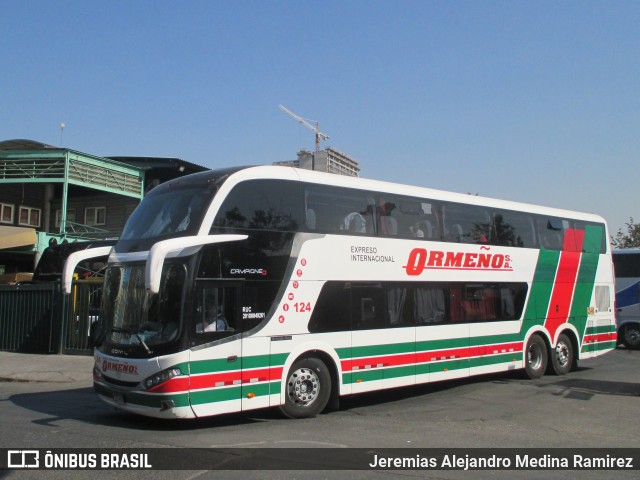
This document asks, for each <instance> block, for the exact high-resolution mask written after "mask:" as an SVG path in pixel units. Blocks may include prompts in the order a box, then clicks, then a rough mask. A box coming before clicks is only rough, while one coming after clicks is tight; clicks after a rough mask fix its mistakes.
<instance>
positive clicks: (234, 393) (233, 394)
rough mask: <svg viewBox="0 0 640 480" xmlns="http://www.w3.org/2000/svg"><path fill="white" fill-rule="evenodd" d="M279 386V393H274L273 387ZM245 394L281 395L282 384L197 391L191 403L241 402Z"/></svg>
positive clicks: (194, 392) (262, 384) (257, 395)
mask: <svg viewBox="0 0 640 480" xmlns="http://www.w3.org/2000/svg"><path fill="white" fill-rule="evenodd" d="M275 384H277V385H278V387H277V389H275V388H274V389H275V390H277V392H276V391H273V392H272V388H271V387H272V385H275ZM243 392H245V394H246V393H253V394H255V396H256V397H261V396H264V395H270V394H271V393H280V382H273V383H260V384H255V385H251V384H249V385H243V386H238V387H229V388H215V389H212V390H196V391H192V392H191V403H192V404H193V405H199V404H203V403H215V402H225V401H229V400H240V399H241V398H242V397H243Z"/></svg>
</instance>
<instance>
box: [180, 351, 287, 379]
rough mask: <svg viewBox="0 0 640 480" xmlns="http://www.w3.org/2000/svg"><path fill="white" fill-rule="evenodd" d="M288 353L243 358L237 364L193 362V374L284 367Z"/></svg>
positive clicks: (218, 360) (205, 361)
mask: <svg viewBox="0 0 640 480" xmlns="http://www.w3.org/2000/svg"><path fill="white" fill-rule="evenodd" d="M288 355H289V354H287V353H280V354H273V355H270V354H267V355H254V356H249V357H242V358H241V359H238V360H239V361H236V362H229V361H228V360H227V359H226V358H218V359H215V360H199V361H195V362H191V374H192V375H195V374H199V373H216V372H227V371H230V370H240V368H242V369H243V370H248V369H250V368H268V367H270V366H271V367H274V366H281V365H284V362H285V361H286V359H287V356H288Z"/></svg>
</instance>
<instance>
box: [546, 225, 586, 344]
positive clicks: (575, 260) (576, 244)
mask: <svg viewBox="0 0 640 480" xmlns="http://www.w3.org/2000/svg"><path fill="white" fill-rule="evenodd" d="M583 243H584V232H582V231H579V230H574V229H567V230H566V231H565V235H564V244H563V251H562V253H561V254H560V262H559V264H558V271H557V272H556V278H555V282H554V284H553V291H552V293H551V300H550V301H549V309H548V310H547V318H546V320H545V327H546V328H547V330H548V331H549V335H551V338H555V335H556V330H557V329H558V327H559V326H560V325H562V324H563V323H565V322H566V321H567V319H568V318H569V309H570V308H571V299H572V297H573V293H574V291H575V287H576V277H577V276H578V268H579V267H580V255H581V254H580V252H582V246H583Z"/></svg>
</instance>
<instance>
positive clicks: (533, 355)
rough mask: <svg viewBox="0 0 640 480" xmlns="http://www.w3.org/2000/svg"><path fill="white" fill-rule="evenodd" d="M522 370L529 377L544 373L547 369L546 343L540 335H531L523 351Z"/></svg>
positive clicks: (532, 377) (540, 375)
mask: <svg viewBox="0 0 640 480" xmlns="http://www.w3.org/2000/svg"><path fill="white" fill-rule="evenodd" d="M524 355H525V357H524V372H525V374H526V375H527V377H529V378H530V379H532V380H533V379H536V378H540V377H542V375H544V372H545V370H546V369H547V345H546V343H545V342H544V340H543V339H542V338H541V337H540V335H532V336H531V338H530V339H529V341H528V342H527V348H526V349H525V351H524Z"/></svg>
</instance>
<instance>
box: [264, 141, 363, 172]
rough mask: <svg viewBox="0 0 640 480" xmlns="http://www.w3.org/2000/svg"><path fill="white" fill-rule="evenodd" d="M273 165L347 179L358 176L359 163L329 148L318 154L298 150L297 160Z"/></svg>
mask: <svg viewBox="0 0 640 480" xmlns="http://www.w3.org/2000/svg"><path fill="white" fill-rule="evenodd" d="M274 165H283V166H288V167H296V168H304V169H306V170H316V171H318V172H327V173H335V174H336V175H346V176H348V177H359V176H360V163H358V161H357V160H354V159H353V158H351V157H350V156H348V155H347V154H346V153H342V152H339V151H338V150H335V149H333V148H331V147H329V148H326V149H324V150H320V151H319V152H309V151H307V150H300V151H299V152H298V159H297V160H289V161H284V162H274Z"/></svg>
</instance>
